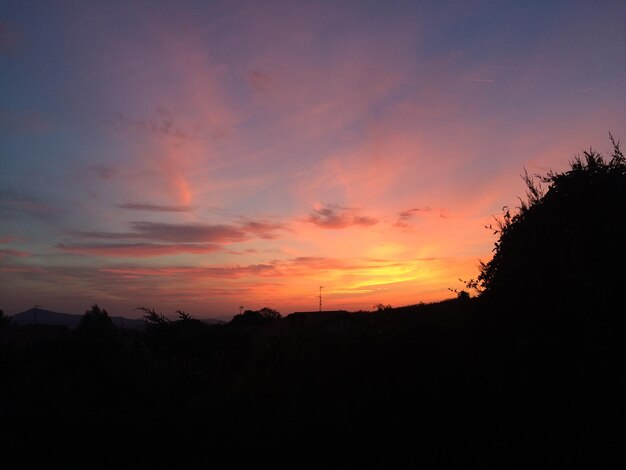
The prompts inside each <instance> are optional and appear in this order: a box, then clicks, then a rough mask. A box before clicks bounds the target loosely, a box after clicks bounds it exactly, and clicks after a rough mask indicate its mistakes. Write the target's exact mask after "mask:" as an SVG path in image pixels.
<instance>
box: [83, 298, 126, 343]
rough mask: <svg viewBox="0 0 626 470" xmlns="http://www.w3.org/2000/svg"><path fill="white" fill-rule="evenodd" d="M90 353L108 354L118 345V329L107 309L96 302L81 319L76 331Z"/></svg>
mask: <svg viewBox="0 0 626 470" xmlns="http://www.w3.org/2000/svg"><path fill="white" fill-rule="evenodd" d="M76 334H77V337H78V339H79V340H80V342H81V343H82V344H83V346H84V347H86V348H87V349H88V350H89V352H90V353H95V354H108V353H110V352H112V351H113V350H114V349H115V348H116V347H117V346H118V331H117V327H116V326H115V325H114V324H113V320H111V318H110V317H109V314H108V312H107V311H106V310H104V309H101V308H100V307H98V305H97V304H94V305H93V306H92V307H91V309H89V310H87V311H86V312H85V313H84V315H83V316H82V317H81V319H80V323H79V324H78V329H77V331H76Z"/></svg>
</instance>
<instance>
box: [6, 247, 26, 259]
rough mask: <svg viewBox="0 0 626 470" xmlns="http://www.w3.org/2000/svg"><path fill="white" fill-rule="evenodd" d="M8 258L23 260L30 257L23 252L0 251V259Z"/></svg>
mask: <svg viewBox="0 0 626 470" xmlns="http://www.w3.org/2000/svg"><path fill="white" fill-rule="evenodd" d="M9 256H16V257H18V258H24V257H26V256H30V253H27V252H25V251H18V250H7V249H0V259H2V258H7V257H9Z"/></svg>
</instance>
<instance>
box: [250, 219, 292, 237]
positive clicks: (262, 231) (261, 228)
mask: <svg viewBox="0 0 626 470" xmlns="http://www.w3.org/2000/svg"><path fill="white" fill-rule="evenodd" d="M242 228H243V229H244V230H245V231H247V232H250V233H253V234H254V235H256V236H257V237H259V238H265V239H274V238H278V234H277V233H276V231H277V230H282V229H284V228H285V225H284V224H281V223H275V222H265V221H257V220H247V221H245V222H243V224H242Z"/></svg>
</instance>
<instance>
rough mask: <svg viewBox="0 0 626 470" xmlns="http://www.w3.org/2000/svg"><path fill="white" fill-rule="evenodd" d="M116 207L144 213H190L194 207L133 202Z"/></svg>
mask: <svg viewBox="0 0 626 470" xmlns="http://www.w3.org/2000/svg"><path fill="white" fill-rule="evenodd" d="M117 207H119V208H121V209H128V210H135V211H146V212H191V211H193V210H194V209H195V207H192V206H161V205H158V204H147V203H133V202H126V203H124V204H118V205H117Z"/></svg>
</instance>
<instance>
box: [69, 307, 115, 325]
mask: <svg viewBox="0 0 626 470" xmlns="http://www.w3.org/2000/svg"><path fill="white" fill-rule="evenodd" d="M114 328H115V325H113V320H111V318H110V317H109V314H108V312H107V311H106V310H103V309H101V308H100V307H98V305H97V304H94V305H92V307H91V309H89V310H87V311H86V312H85V313H84V315H83V316H82V317H81V319H80V323H79V324H78V329H79V331H95V330H100V331H101V330H105V329H109V330H110V329H114Z"/></svg>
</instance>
